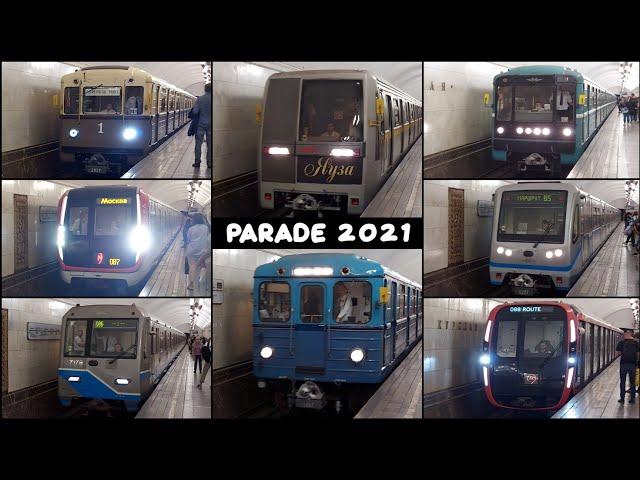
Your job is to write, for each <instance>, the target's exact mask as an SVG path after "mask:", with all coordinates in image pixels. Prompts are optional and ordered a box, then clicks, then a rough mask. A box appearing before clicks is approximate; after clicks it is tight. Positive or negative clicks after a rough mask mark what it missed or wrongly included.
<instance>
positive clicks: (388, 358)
mask: <svg viewBox="0 0 640 480" xmlns="http://www.w3.org/2000/svg"><path fill="white" fill-rule="evenodd" d="M384 287H385V288H389V281H388V279H386V278H385V279H384ZM391 305H392V302H391V301H390V302H388V303H387V304H386V305H384V306H383V307H384V308H383V310H382V312H383V313H382V315H383V318H382V320H383V322H384V344H383V346H382V348H383V358H384V364H385V365H389V364H390V363H391V362H392V361H393V323H392V321H391V318H392V317H393V313H392V307H391Z"/></svg>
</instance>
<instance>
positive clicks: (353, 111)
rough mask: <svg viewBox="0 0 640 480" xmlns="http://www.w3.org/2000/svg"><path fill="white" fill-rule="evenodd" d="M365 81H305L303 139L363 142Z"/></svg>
mask: <svg viewBox="0 0 640 480" xmlns="http://www.w3.org/2000/svg"><path fill="white" fill-rule="evenodd" d="M363 122H364V118H363V112H362V82H361V81H357V80H305V81H304V82H303V83H302V101H301V106H300V132H299V139H300V140H301V141H310V142H361V141H362V136H363V128H362V124H363Z"/></svg>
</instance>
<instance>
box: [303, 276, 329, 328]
mask: <svg viewBox="0 0 640 480" xmlns="http://www.w3.org/2000/svg"><path fill="white" fill-rule="evenodd" d="M300 312H301V313H300V319H301V320H302V322H303V323H322V320H323V319H324V287H323V286H322V285H305V286H303V287H302V288H301V289H300Z"/></svg>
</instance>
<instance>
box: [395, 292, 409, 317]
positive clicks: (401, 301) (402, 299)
mask: <svg viewBox="0 0 640 480" xmlns="http://www.w3.org/2000/svg"><path fill="white" fill-rule="evenodd" d="M406 292H407V290H406V287H405V286H404V285H400V294H399V296H398V315H397V316H396V318H399V319H400V318H406V316H407V308H406V306H407V305H406V304H407V302H406V298H407V293H406Z"/></svg>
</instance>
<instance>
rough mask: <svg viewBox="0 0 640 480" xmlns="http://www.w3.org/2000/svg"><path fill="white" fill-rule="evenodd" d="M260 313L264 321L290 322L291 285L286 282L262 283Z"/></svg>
mask: <svg viewBox="0 0 640 480" xmlns="http://www.w3.org/2000/svg"><path fill="white" fill-rule="evenodd" d="M258 314H259V316H260V320H261V321H262V322H282V323H285V322H288V321H289V317H290V316H291V287H290V286H289V284H288V283H285V282H265V283H262V284H261V285H260V303H259V305H258Z"/></svg>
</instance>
